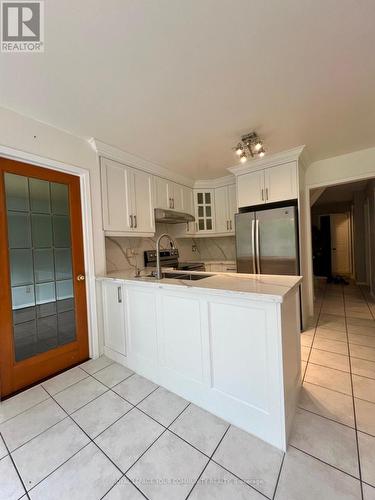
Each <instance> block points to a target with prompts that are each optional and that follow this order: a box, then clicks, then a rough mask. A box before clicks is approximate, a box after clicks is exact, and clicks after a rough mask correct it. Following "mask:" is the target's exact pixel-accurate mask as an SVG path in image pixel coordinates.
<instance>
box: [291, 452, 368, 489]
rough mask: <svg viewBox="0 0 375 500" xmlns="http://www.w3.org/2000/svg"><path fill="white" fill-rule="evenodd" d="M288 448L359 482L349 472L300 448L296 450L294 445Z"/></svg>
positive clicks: (358, 479)
mask: <svg viewBox="0 0 375 500" xmlns="http://www.w3.org/2000/svg"><path fill="white" fill-rule="evenodd" d="M289 446H290V447H291V448H295V449H296V450H298V451H300V452H301V453H304V454H305V455H308V456H309V457H311V458H314V459H315V460H318V462H321V463H322V464H325V465H328V466H329V467H332V469H336V470H338V471H340V472H342V473H343V474H345V475H347V476H349V477H352V478H353V479H356V480H357V481H361V480H360V478H359V477H358V476H353V474H350V473H349V472H347V471H345V470H342V469H340V468H339V467H336V466H335V465H332V464H330V463H329V462H325V461H324V460H322V459H321V458H319V457H316V456H315V455H312V454H311V453H309V452H308V451H305V450H302V449H301V448H298V446H296V445H294V444H289Z"/></svg>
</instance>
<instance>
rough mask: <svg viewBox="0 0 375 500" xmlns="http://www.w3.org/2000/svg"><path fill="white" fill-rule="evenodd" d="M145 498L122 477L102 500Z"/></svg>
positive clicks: (140, 499) (138, 499)
mask: <svg viewBox="0 0 375 500" xmlns="http://www.w3.org/2000/svg"><path fill="white" fill-rule="evenodd" d="M144 499H145V497H144V496H143V495H142V493H140V492H139V491H138V490H137V488H136V487H135V486H133V484H132V483H131V482H130V481H129V480H128V479H127V478H126V476H123V477H122V478H121V479H120V481H118V482H117V483H116V484H115V486H114V487H113V488H112V489H111V490H110V491H109V492H108V493H107V494H106V495H105V497H103V500H144Z"/></svg>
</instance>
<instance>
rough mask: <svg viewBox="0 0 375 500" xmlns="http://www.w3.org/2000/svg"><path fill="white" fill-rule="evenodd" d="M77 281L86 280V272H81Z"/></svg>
mask: <svg viewBox="0 0 375 500" xmlns="http://www.w3.org/2000/svg"><path fill="white" fill-rule="evenodd" d="M77 281H85V275H84V274H79V275H78V276H77Z"/></svg>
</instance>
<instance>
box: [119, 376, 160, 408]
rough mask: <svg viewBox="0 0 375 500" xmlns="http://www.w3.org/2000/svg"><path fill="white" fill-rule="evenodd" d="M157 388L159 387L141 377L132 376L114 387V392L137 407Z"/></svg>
mask: <svg viewBox="0 0 375 500" xmlns="http://www.w3.org/2000/svg"><path fill="white" fill-rule="evenodd" d="M156 388H157V385H156V384H154V383H153V382H151V381H150V380H147V379H146V378H144V377H141V376H140V375H132V376H131V377H129V378H128V379H126V380H124V381H123V382H121V383H120V384H118V385H116V386H115V387H113V390H114V391H115V392H116V393H117V394H119V395H120V396H121V397H123V398H125V399H126V400H127V401H129V402H130V403H132V404H133V405H136V404H138V403H139V402H140V401H142V399H144V398H145V397H147V396H148V395H149V394H151V392H152V391H154V390H155V389H156Z"/></svg>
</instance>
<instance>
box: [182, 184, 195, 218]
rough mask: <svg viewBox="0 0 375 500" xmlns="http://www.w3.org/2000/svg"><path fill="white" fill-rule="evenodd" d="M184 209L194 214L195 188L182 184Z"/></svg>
mask: <svg viewBox="0 0 375 500" xmlns="http://www.w3.org/2000/svg"><path fill="white" fill-rule="evenodd" d="M182 209H183V211H184V212H185V213H187V214H190V215H194V195H193V190H192V189H191V188H189V187H188V186H182Z"/></svg>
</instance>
